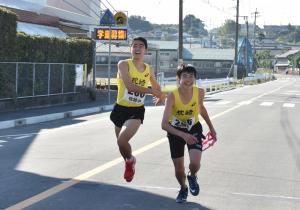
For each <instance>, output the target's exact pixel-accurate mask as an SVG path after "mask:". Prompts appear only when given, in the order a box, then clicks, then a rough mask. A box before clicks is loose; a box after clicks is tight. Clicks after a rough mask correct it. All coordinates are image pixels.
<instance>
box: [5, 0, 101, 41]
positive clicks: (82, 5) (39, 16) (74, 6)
mask: <svg viewBox="0 0 300 210" xmlns="http://www.w3.org/2000/svg"><path fill="white" fill-rule="evenodd" d="M0 6H3V7H6V8H8V9H9V10H11V11H13V12H15V13H16V14H17V15H18V18H19V20H18V23H17V30H18V31H19V32H25V33H27V34H30V35H41V36H55V37H62V38H65V37H68V36H84V37H86V36H90V35H91V31H93V29H94V27H95V25H98V23H99V19H100V17H99V16H100V5H99V7H96V6H95V3H94V1H92V0H85V1H81V0H72V1H61V0H44V1H32V0H0ZM91 8H92V9H91Z"/></svg>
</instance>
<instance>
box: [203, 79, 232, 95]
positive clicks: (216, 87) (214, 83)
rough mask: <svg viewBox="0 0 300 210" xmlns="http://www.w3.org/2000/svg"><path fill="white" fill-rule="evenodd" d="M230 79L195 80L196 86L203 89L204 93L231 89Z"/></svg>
mask: <svg viewBox="0 0 300 210" xmlns="http://www.w3.org/2000/svg"><path fill="white" fill-rule="evenodd" d="M232 81H233V80H232V79H231V78H223V79H205V80H201V79H198V80H197V86H198V87H202V88H204V89H205V91H206V92H216V91H220V90H226V89H228V88H229V87H231V85H230V84H231V83H232Z"/></svg>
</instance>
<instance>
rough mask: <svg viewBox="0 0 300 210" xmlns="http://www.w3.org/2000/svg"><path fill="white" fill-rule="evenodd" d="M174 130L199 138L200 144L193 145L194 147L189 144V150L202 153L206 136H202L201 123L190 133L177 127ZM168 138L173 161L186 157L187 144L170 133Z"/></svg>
mask: <svg viewBox="0 0 300 210" xmlns="http://www.w3.org/2000/svg"><path fill="white" fill-rule="evenodd" d="M174 128H176V129H178V130H181V131H183V132H186V133H190V134H192V135H194V136H196V137H197V139H198V141H199V143H197V144H193V145H188V144H187V147H188V150H190V149H198V150H200V151H202V139H203V138H205V136H204V135H203V134H202V131H203V130H202V125H201V124H200V122H198V123H196V124H195V125H194V126H193V127H192V129H191V130H190V131H188V130H187V129H183V128H177V127H174ZM167 136H168V139H169V145H170V151H171V157H172V159H174V158H180V157H183V156H184V147H185V145H186V142H185V141H184V140H183V139H182V138H180V137H179V136H176V135H173V134H171V133H168V135H167Z"/></svg>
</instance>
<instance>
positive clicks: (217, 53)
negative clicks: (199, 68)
mask: <svg viewBox="0 0 300 210" xmlns="http://www.w3.org/2000/svg"><path fill="white" fill-rule="evenodd" d="M183 58H184V59H187V60H189V59H193V60H228V61H232V60H234V49H214V48H191V49H188V50H187V52H185V51H184V55H183Z"/></svg>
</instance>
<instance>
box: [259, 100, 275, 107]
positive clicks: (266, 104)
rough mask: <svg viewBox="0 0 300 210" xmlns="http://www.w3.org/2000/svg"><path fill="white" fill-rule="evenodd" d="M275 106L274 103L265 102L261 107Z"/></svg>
mask: <svg viewBox="0 0 300 210" xmlns="http://www.w3.org/2000/svg"><path fill="white" fill-rule="evenodd" d="M273 104H274V102H268V101H265V102H262V103H261V104H260V105H261V106H272V105H273Z"/></svg>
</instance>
